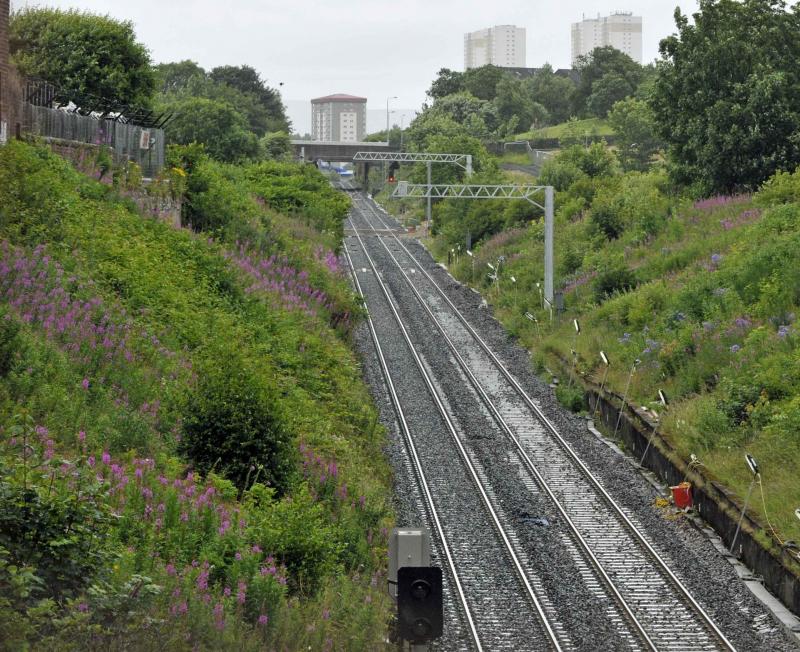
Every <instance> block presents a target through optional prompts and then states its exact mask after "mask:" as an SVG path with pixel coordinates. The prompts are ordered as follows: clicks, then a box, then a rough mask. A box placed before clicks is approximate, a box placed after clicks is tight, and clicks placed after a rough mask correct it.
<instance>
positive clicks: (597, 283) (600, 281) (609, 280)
mask: <svg viewBox="0 0 800 652" xmlns="http://www.w3.org/2000/svg"><path fill="white" fill-rule="evenodd" d="M635 286H636V275H635V274H634V273H633V272H632V271H631V270H629V269H628V268H627V267H625V265H624V263H622V261H618V262H615V263H612V264H611V265H610V266H609V267H607V268H606V269H604V270H602V271H600V272H599V273H598V274H597V277H596V278H595V280H594V298H595V301H597V303H602V302H603V301H605V300H606V299H607V298H608V297H610V296H611V295H613V294H615V293H617V292H627V291H628V290H631V289H633V288H634V287H635Z"/></svg>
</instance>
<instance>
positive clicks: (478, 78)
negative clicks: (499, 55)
mask: <svg viewBox="0 0 800 652" xmlns="http://www.w3.org/2000/svg"><path fill="white" fill-rule="evenodd" d="M505 76H506V72H505V71H504V70H503V69H502V68H498V67H497V66H493V65H492V64H488V65H486V66H481V67H480V68H470V69H469V70H467V71H466V72H465V73H464V90H465V91H467V92H469V93H472V95H474V96H475V97H477V98H479V99H481V100H486V101H487V102H491V101H492V100H493V99H494V98H495V97H497V85H498V84H499V83H500V80H501V79H503V77H505Z"/></svg>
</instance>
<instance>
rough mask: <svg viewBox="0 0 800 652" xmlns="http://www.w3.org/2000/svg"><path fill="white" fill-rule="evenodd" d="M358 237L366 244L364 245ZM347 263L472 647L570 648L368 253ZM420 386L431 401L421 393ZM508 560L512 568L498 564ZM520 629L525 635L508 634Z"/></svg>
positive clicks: (359, 253) (349, 255) (350, 256)
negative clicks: (395, 364)
mask: <svg viewBox="0 0 800 652" xmlns="http://www.w3.org/2000/svg"><path fill="white" fill-rule="evenodd" d="M355 238H356V239H357V240H359V241H360V236H358V235H357V236H355ZM361 244H362V245H363V243H361ZM346 255H347V258H348V262H349V263H350V267H351V270H352V271H353V279H354V283H355V285H356V289H357V291H358V292H359V293H360V294H361V295H362V296H366V295H369V296H370V298H371V302H372V306H369V305H368V311H369V315H368V323H369V327H370V331H371V333H372V337H373V341H374V343H375V347H376V352H377V354H378V358H379V360H380V362H381V367H382V370H383V373H384V376H385V379H386V383H387V388H388V390H389V393H390V396H391V399H392V403H393V404H394V408H395V411H396V413H397V418H398V421H399V423H400V427H401V430H402V432H403V435H404V437H405V440H406V445H407V448H408V451H409V457H410V458H411V463H412V467H413V471H414V475H415V476H416V477H417V479H418V481H419V483H420V486H421V493H422V495H423V496H424V501H423V502H424V505H423V506H424V510H425V512H426V513H427V515H428V517H429V519H430V521H431V522H432V523H433V524H434V527H433V532H434V535H435V539H436V542H437V544H438V547H439V549H440V550H441V554H440V557H441V558H442V559H443V560H445V561H446V564H445V566H446V570H447V573H446V575H447V578H448V580H449V582H448V583H449V585H450V589H451V591H452V592H453V593H454V594H456V595H457V596H458V599H457V602H458V607H459V610H460V613H461V615H462V620H463V625H464V628H465V629H466V630H467V631H468V638H469V641H470V644H471V645H470V647H471V648H473V649H478V650H483V649H487V650H488V649H515V650H541V649H553V650H562V649H569V647H568V646H565V645H564V644H563V641H565V640H566V636H565V634H564V632H563V631H560V628H559V627H558V625H557V624H554V622H555V621H556V614H555V611H554V609H553V608H552V607H550V606H549V605H547V604H546V603H544V604H543V603H542V601H541V600H540V598H539V597H538V596H537V594H536V592H535V590H534V587H533V586H532V581H531V579H530V578H531V577H532V573H530V569H529V568H527V564H526V561H525V559H524V558H523V557H521V555H520V554H519V553H518V551H517V550H515V546H514V544H513V542H512V541H511V540H510V539H509V536H508V533H507V532H505V529H504V528H503V527H502V515H500V514H498V513H497V511H496V510H495V509H494V508H493V507H492V503H491V499H490V497H489V496H488V495H487V494H486V489H485V488H484V487H483V482H482V480H481V470H480V468H479V467H478V466H477V464H476V463H475V461H474V460H473V459H471V456H470V455H469V454H468V453H467V451H466V450H465V448H464V446H463V445H462V443H461V438H462V436H461V433H460V432H459V428H458V426H457V425H456V424H455V423H454V421H453V419H452V418H451V417H450V415H449V412H448V410H447V408H446V406H445V405H444V404H443V403H442V401H441V398H440V390H439V389H438V388H437V385H436V381H435V380H434V379H433V377H432V375H431V373H430V371H429V370H428V369H427V367H426V365H425V363H424V362H423V361H422V359H421V358H420V357H419V356H418V354H417V353H416V349H415V347H414V345H413V343H412V342H411V339H410V338H409V336H408V333H407V331H406V330H405V328H404V326H403V323H402V321H401V319H400V318H399V315H398V313H397V311H396V308H395V306H394V305H393V303H392V298H391V295H390V293H389V292H388V290H387V289H386V287H385V285H384V284H383V281H382V280H381V279H380V276H379V274H378V272H377V269H376V268H375V266H374V262H373V261H372V259H371V257H370V256H369V254H368V252H367V249H366V247H363V246H362V247H361V248H360V250H356V251H354V250H353V249H352V248H348V249H347V250H346ZM381 296H382V297H383V299H380V297H381ZM397 356H400V357H403V356H408V357H412V358H414V360H415V363H416V369H417V372H418V373H417V374H416V375H411V374H407V373H404V374H401V375H399V376H398V375H397V374H393V373H392V369H391V366H390V364H389V362H388V360H390V359H392V358H396V357H397ZM422 387H427V390H428V391H427V393H426V392H424V391H420V389H421V388H422ZM409 408H411V409H409ZM437 416H438V418H436V417H437ZM432 417H433V418H432ZM442 459H461V461H462V464H461V465H460V466H458V467H457V468H456V469H455V470H454V468H452V467H446V466H443V465H442V464H441V461H442ZM454 471H455V472H454ZM476 537H480V540H481V544H480V545H476ZM504 559H507V560H509V561H510V562H511V563H510V564H506V563H498V562H499V561H501V560H504ZM464 571H466V572H464ZM515 621H516V622H517V625H518V626H517V627H509V626H508V624H509V623H514V622H515ZM525 630H527V631H528V636H527V637H526V638H524V639H523V638H520V637H519V632H521V631H525ZM462 638H463V635H462Z"/></svg>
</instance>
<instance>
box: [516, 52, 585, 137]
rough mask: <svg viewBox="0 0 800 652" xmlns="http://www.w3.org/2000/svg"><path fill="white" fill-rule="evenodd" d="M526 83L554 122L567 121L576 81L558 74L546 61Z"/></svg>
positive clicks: (536, 100)
mask: <svg viewBox="0 0 800 652" xmlns="http://www.w3.org/2000/svg"><path fill="white" fill-rule="evenodd" d="M525 85H526V86H527V87H528V90H529V92H530V94H531V98H532V99H533V101H534V102H537V103H539V104H541V105H542V106H543V107H544V108H545V109H546V110H547V113H548V114H549V115H550V120H551V121H552V122H553V123H554V124H558V123H561V122H565V121H566V120H567V119H568V118H569V116H570V112H571V110H572V96H573V94H574V93H575V83H574V82H573V81H572V80H571V79H568V78H566V77H561V76H559V75H556V74H555V73H554V72H553V67H552V66H551V65H550V64H547V63H546V64H545V65H544V66H542V68H541V70H539V71H538V72H537V73H536V74H535V75H534V76H533V77H532V78H530V79H527V80H526V81H525Z"/></svg>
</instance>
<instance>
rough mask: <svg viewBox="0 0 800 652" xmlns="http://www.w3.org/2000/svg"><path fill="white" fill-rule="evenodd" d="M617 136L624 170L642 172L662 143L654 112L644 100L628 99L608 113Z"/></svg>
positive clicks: (617, 104) (618, 103)
mask: <svg viewBox="0 0 800 652" xmlns="http://www.w3.org/2000/svg"><path fill="white" fill-rule="evenodd" d="M608 121H609V123H610V124H611V126H612V127H613V129H614V133H615V134H616V136H617V145H618V155H619V160H620V163H621V164H622V167H623V169H625V170H626V171H627V170H645V169H647V167H648V166H649V164H650V161H651V160H652V158H653V155H654V154H655V153H656V152H657V151H658V150H659V149H661V147H662V145H663V141H662V140H661V139H660V138H659V137H658V135H657V134H656V125H655V121H654V117H653V110H652V109H651V108H650V105H649V104H648V103H647V102H645V101H644V100H637V99H634V98H632V97H629V98H627V99H625V100H622V101H621V102H617V103H616V104H615V105H614V107H613V108H612V109H611V111H610V112H609V114H608Z"/></svg>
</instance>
